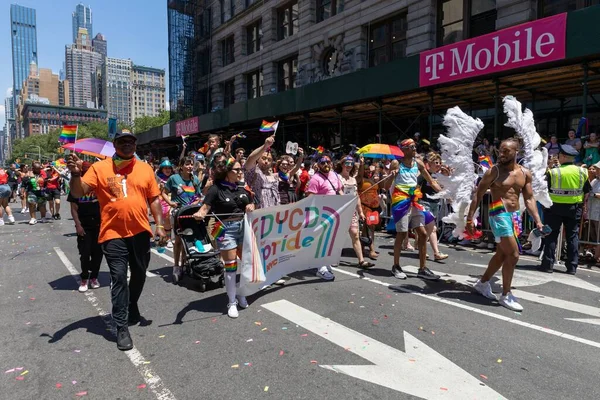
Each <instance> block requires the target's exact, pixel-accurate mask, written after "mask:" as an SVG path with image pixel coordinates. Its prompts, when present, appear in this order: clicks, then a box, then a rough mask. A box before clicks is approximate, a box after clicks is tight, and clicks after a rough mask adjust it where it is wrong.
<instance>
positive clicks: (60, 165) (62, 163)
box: [52, 158, 67, 168]
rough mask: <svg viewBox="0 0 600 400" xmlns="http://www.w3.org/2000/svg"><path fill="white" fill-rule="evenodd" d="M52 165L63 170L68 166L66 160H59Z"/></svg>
mask: <svg viewBox="0 0 600 400" xmlns="http://www.w3.org/2000/svg"><path fill="white" fill-rule="evenodd" d="M52 165H53V166H55V167H56V168H63V167H66V166H67V162H66V161H65V159H64V158H59V159H58V160H56V161H53V162H52Z"/></svg>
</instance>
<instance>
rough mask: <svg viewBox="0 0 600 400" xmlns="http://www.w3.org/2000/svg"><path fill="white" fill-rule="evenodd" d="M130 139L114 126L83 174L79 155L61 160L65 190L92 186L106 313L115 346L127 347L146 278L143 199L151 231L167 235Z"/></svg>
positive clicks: (147, 171)
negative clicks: (109, 152)
mask: <svg viewBox="0 0 600 400" xmlns="http://www.w3.org/2000/svg"><path fill="white" fill-rule="evenodd" d="M136 141H137V138H136V137H135V136H134V135H133V134H131V133H130V132H129V131H123V132H118V133H117V135H116V136H115V139H114V146H115V154H114V156H113V157H112V158H107V159H105V160H103V161H100V162H97V163H95V164H93V165H92V166H91V167H90V169H89V170H88V171H87V173H86V174H85V177H83V179H82V178H81V168H82V161H81V160H80V159H79V158H78V157H77V156H75V155H71V156H70V157H69V161H68V163H67V166H68V168H69V170H70V171H71V194H72V195H73V196H74V197H76V198H79V197H82V196H84V195H86V194H87V193H89V192H90V191H92V190H93V191H94V192H95V193H96V196H97V198H98V203H100V220H101V223H100V235H99V238H98V243H100V244H101V245H102V250H103V252H104V256H105V257H106V261H107V263H108V268H109V270H110V278H111V283H112V284H111V297H112V304H113V308H112V317H113V320H114V321H115V323H116V325H117V348H118V349H119V350H130V349H132V348H133V342H132V340H131V336H130V334H129V329H128V325H134V324H136V323H138V322H140V321H141V315H140V311H139V308H138V304H137V303H138V299H139V298H140V295H141V294H142V289H143V288H144V283H145V281H146V269H147V268H148V264H149V262H150V239H151V238H152V230H151V229H150V222H149V221H148V213H147V210H148V204H149V205H150V209H151V210H152V215H153V216H154V221H155V223H156V235H158V236H160V239H161V241H166V239H167V236H166V233H165V230H164V227H163V223H162V210H161V207H160V202H159V196H160V190H159V188H158V185H157V183H156V179H155V176H154V171H153V170H152V167H150V165H148V164H146V163H144V162H142V161H140V160H137V159H136V157H135V150H136ZM128 264H129V267H130V269H131V279H130V281H129V286H127V265H128Z"/></svg>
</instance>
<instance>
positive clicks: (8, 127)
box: [4, 88, 17, 158]
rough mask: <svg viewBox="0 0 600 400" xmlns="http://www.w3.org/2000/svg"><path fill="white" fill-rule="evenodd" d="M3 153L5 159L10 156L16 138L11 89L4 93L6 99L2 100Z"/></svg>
mask: <svg viewBox="0 0 600 400" xmlns="http://www.w3.org/2000/svg"><path fill="white" fill-rule="evenodd" d="M4 117H5V123H4V132H5V135H4V141H5V147H4V153H5V154H6V157H7V158H8V156H9V155H10V153H11V151H12V142H13V140H15V138H16V137H17V130H16V126H15V104H14V101H13V89H12V88H9V89H8V90H7V91H6V98H5V99H4Z"/></svg>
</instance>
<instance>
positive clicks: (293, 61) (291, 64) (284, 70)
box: [277, 56, 298, 92]
mask: <svg viewBox="0 0 600 400" xmlns="http://www.w3.org/2000/svg"><path fill="white" fill-rule="evenodd" d="M297 73H298V56H294V57H291V58H288V59H286V60H283V61H280V62H279V63H278V64H277V89H278V91H280V92H284V91H286V90H290V89H293V88H295V87H296V74H297Z"/></svg>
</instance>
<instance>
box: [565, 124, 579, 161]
mask: <svg viewBox="0 0 600 400" xmlns="http://www.w3.org/2000/svg"><path fill="white" fill-rule="evenodd" d="M568 137H569V138H568V139H567V140H566V142H565V144H568V145H569V146H573V147H574V148H575V149H576V150H577V151H578V152H579V154H577V156H575V164H581V162H582V159H583V157H581V150H582V149H583V143H581V139H580V138H578V137H577V133H576V132H575V129H569V133H568Z"/></svg>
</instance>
